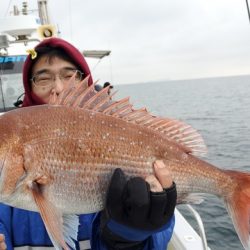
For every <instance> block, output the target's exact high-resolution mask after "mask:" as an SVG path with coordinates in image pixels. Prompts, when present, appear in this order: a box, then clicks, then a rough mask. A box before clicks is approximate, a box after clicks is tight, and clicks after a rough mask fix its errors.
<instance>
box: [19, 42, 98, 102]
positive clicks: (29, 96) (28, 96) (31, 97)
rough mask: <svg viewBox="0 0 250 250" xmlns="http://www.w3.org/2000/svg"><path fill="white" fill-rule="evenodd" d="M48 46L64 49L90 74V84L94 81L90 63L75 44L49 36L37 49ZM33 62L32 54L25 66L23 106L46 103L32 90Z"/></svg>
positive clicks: (86, 73) (82, 69) (83, 70)
mask: <svg viewBox="0 0 250 250" xmlns="http://www.w3.org/2000/svg"><path fill="white" fill-rule="evenodd" d="M46 46H49V47H52V48H61V49H63V50H64V51H65V52H66V53H67V54H69V55H70V57H71V58H72V61H73V62H74V64H75V65H77V66H78V67H79V68H80V69H81V71H82V72H83V73H84V75H89V76H90V77H89V85H91V84H92V83H93V80H92V77H91V73H90V70H89V66H88V64H87V63H86V61H85V59H84V57H83V55H82V54H81V52H80V51H79V50H78V49H76V48H75V47H74V46H73V45H71V44H70V43H68V42H66V41H65V40H62V39H60V38H49V39H45V40H43V41H42V42H41V43H39V44H38V45H37V46H36V47H35V49H36V48H39V47H46ZM33 64H34V60H32V59H31V55H28V57H27V59H26V61H25V63H24V66H23V85H24V91H25V95H24V100H23V105H22V106H23V107H27V106H32V105H40V104H44V102H43V101H42V100H41V99H40V98H39V97H37V96H36V95H35V94H34V93H32V91H31V84H30V78H31V69H32V66H33Z"/></svg>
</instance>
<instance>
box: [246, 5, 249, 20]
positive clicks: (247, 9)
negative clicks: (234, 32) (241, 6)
mask: <svg viewBox="0 0 250 250" xmlns="http://www.w3.org/2000/svg"><path fill="white" fill-rule="evenodd" d="M246 5H247V14H248V19H249V22H250V11H249V5H248V0H246Z"/></svg>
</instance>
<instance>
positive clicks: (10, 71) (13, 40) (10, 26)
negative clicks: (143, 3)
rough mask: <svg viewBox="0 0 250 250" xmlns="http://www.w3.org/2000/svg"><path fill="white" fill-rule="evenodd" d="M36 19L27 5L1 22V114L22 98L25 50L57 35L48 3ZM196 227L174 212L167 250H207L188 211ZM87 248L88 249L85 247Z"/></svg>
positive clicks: (98, 54)
mask: <svg viewBox="0 0 250 250" xmlns="http://www.w3.org/2000/svg"><path fill="white" fill-rule="evenodd" d="M38 13H39V17H37V16H33V15H28V8H27V2H24V3H23V9H22V12H20V11H19V10H18V7H17V6H14V8H13V15H12V16H10V17H7V18H5V19H2V20H1V22H0V112H6V111H8V110H11V109H14V108H16V106H18V104H20V103H19V101H20V100H21V99H22V96H23V92H24V90H23V85H22V66H23V63H24V61H25V58H26V56H27V55H26V54H25V50H26V49H27V48H32V47H34V45H35V44H36V43H38V42H39V41H41V40H42V39H45V38H47V37H52V36H55V35H56V33H57V32H56V28H55V26H53V25H51V24H50V23H49V17H48V14H47V1H45V0H38ZM110 52H111V51H109V50H84V51H82V53H83V55H84V56H85V57H87V58H88V57H91V58H98V59H102V58H103V57H105V56H108V55H109V54H110ZM188 207H189V210H190V211H191V212H192V213H193V215H194V218H195V219H196V221H197V223H198V226H199V234H198V233H197V232H196V231H195V230H194V229H193V227H192V226H191V225H190V224H189V223H188V221H187V220H186V219H185V218H184V217H183V215H182V214H181V213H180V212H179V211H178V209H176V211H175V217H176V224H175V228H174V233H173V237H172V239H171V242H170V244H169V246H168V249H169V250H203V249H204V250H207V249H209V248H208V246H207V242H206V236H205V231H204V227H203V224H202V221H201V218H200V216H199V214H198V213H197V212H196V211H195V210H194V209H193V208H192V207H191V206H188ZM87 245H89V244H88V243H87Z"/></svg>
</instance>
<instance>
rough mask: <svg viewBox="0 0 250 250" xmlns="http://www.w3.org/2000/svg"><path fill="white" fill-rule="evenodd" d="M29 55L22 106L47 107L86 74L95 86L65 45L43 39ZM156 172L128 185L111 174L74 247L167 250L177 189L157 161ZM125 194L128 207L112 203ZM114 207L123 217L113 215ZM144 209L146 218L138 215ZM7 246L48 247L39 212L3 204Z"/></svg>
mask: <svg viewBox="0 0 250 250" xmlns="http://www.w3.org/2000/svg"><path fill="white" fill-rule="evenodd" d="M31 52H32V53H31V55H29V56H28V57H27V59H26V62H25V64H24V69H23V84H24V89H25V96H24V101H23V107H27V106H32V105H42V104H46V103H48V101H49V98H50V96H51V95H58V94H59V93H61V91H62V90H63V89H64V87H65V84H66V83H67V81H68V80H69V79H72V78H74V80H75V82H80V81H81V80H82V79H83V78H84V77H86V76H89V78H88V84H89V85H91V84H92V83H93V82H92V77H91V74H90V70H89V68H88V65H87V63H86V61H85V59H84V58H83V56H82V55H81V53H80V52H79V51H78V50H77V49H76V48H75V47H74V46H72V45H71V44H69V43H67V42H66V41H64V40H62V39H58V38H50V39H46V40H44V41H43V42H41V43H40V44H38V45H37V47H36V48H35V50H32V51H31ZM154 170H155V176H153V175H151V176H148V177H147V178H146V179H145V180H143V179H142V178H139V177H136V178H131V179H130V180H128V181H127V180H126V178H125V176H124V173H123V172H122V171H121V170H120V169H116V170H115V171H114V174H113V176H112V178H111V182H110V187H109V189H108V191H107V203H106V207H105V209H104V211H102V212H100V213H93V214H87V215H80V216H79V221H80V226H79V232H78V242H76V248H77V249H90V248H91V249H94V250H102V249H103V250H106V249H118V250H119V249H123V250H126V249H130V250H133V249H134V250H137V249H138V250H139V249H145V250H149V249H166V247H167V243H168V241H169V240H170V238H171V235H172V231H173V226H174V217H173V213H174V208H175V204H176V189H175V184H174V183H173V182H172V178H171V176H170V174H169V172H168V170H167V169H166V167H165V166H164V164H163V162H161V161H156V162H155V164H154ZM118 186H119V188H117V187H118ZM121 186H122V188H121ZM118 190H121V192H122V194H119V191H118ZM124 194H133V195H132V196H131V197H132V198H131V199H130V206H129V207H128V204H127V203H126V200H125V198H124V200H123V199H122V200H121V201H120V203H118V204H117V203H116V204H114V202H113V201H114V199H115V198H116V196H117V195H120V196H121V197H125V196H124ZM159 201H161V202H159ZM141 204H143V206H141ZM118 206H119V207H120V208H121V211H123V212H122V213H117V207H118ZM145 209H146V210H147V211H148V213H146V214H145V213H142V212H143V211H142V210H144V211H145ZM160 211H164V212H160ZM142 214H145V216H144V217H142V216H141V215H142ZM6 245H7V249H14V248H15V247H21V246H22V247H24V246H26V247H30V248H27V249H31V248H32V247H34V248H35V247H43V248H44V249H46V248H50V247H52V243H51V241H50V238H49V236H48V234H47V232H46V230H45V227H44V225H43V222H42V220H41V217H40V214H39V213H35V212H29V211H25V210H21V209H17V208H12V207H9V206H6V205H3V204H1V205H0V250H2V249H6Z"/></svg>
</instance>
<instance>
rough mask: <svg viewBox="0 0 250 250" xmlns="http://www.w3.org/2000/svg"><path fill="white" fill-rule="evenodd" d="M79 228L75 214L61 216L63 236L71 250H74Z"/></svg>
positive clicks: (77, 217)
mask: <svg viewBox="0 0 250 250" xmlns="http://www.w3.org/2000/svg"><path fill="white" fill-rule="evenodd" d="M78 227H79V216H77V215H75V214H64V215H63V236H64V239H65V240H66V242H67V244H68V245H69V246H70V247H71V249H75V242H74V240H75V241H77V234H78Z"/></svg>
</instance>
